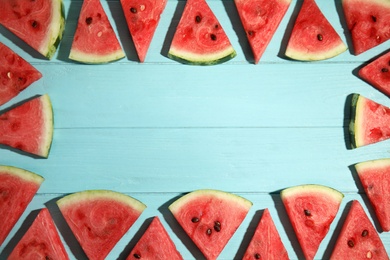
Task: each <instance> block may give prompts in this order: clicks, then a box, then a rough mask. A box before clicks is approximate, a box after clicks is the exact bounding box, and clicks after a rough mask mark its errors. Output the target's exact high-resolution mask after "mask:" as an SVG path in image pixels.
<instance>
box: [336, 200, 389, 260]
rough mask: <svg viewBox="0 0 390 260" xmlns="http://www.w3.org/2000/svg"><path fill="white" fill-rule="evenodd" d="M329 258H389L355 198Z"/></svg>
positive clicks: (340, 259)
mask: <svg viewBox="0 0 390 260" xmlns="http://www.w3.org/2000/svg"><path fill="white" fill-rule="evenodd" d="M330 259H331V260H345V259H381V260H386V259H389V257H388V255H387V253H386V249H385V248H384V246H383V243H382V241H381V239H380V237H379V235H378V233H377V232H376V230H375V228H374V226H373V225H372V223H371V221H370V220H369V218H368V217H367V214H366V213H365V212H364V209H363V208H362V206H361V205H360V203H359V201H357V200H354V201H353V202H352V206H351V208H350V210H349V212H348V215H347V217H346V219H345V221H344V224H343V227H342V228H341V231H340V234H339V236H338V238H337V241H336V245H335V246H334V249H333V252H332V255H331V257H330Z"/></svg>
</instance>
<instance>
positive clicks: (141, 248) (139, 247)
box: [126, 217, 183, 260]
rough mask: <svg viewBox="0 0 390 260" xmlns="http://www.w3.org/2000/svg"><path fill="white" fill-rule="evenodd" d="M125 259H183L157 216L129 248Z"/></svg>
mask: <svg viewBox="0 0 390 260" xmlns="http://www.w3.org/2000/svg"><path fill="white" fill-rule="evenodd" d="M126 259H127V260H131V259H170V260H176V259H183V257H182V256H181V255H180V253H179V251H177V249H176V246H175V244H174V243H173V241H172V240H171V238H170V237H169V235H168V232H167V231H166V230H165V228H164V226H163V225H162V224H161V222H160V219H159V218H158V217H154V218H153V220H152V223H150V225H149V227H148V228H147V230H146V231H145V233H144V234H143V235H142V237H141V238H140V240H139V241H138V243H137V244H136V245H135V247H134V248H133V250H131V252H130V254H129V256H128V257H127V258H126Z"/></svg>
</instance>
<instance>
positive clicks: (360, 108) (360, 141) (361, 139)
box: [353, 95, 367, 147]
mask: <svg viewBox="0 0 390 260" xmlns="http://www.w3.org/2000/svg"><path fill="white" fill-rule="evenodd" d="M366 103H367V99H366V98H365V97H363V96H361V95H359V99H358V101H357V102H356V112H355V123H354V126H353V129H354V134H355V145H356V147H360V146H363V145H365V136H364V131H361V130H362V129H363V127H360V126H361V125H363V124H365V120H364V119H365V116H364V108H365V107H366Z"/></svg>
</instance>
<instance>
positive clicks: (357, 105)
mask: <svg viewBox="0 0 390 260" xmlns="http://www.w3.org/2000/svg"><path fill="white" fill-rule="evenodd" d="M351 103H352V104H351V121H350V123H349V132H350V137H351V146H352V148H358V147H361V146H364V145H368V144H373V143H376V142H380V141H383V140H386V139H388V138H390V108H388V107H386V106H384V105H381V104H378V103H376V102H374V101H372V100H370V99H368V98H365V97H363V96H362V95H359V94H353V96H352V102H351Z"/></svg>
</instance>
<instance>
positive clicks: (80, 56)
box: [69, 49, 126, 64]
mask: <svg viewBox="0 0 390 260" xmlns="http://www.w3.org/2000/svg"><path fill="white" fill-rule="evenodd" d="M125 56H126V55H125V53H124V52H123V50H122V49H121V50H118V51H116V52H113V53H110V54H107V55H96V54H89V53H84V52H80V51H76V50H72V51H71V53H70V54H69V59H71V60H74V61H78V62H81V63H85V64H105V63H109V62H114V61H117V60H120V59H122V58H124V57H125Z"/></svg>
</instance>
